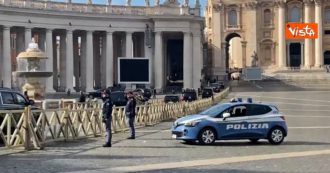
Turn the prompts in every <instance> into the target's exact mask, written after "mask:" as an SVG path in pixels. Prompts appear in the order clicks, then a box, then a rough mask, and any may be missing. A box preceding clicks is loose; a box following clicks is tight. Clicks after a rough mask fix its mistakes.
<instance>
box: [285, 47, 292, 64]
mask: <svg viewBox="0 0 330 173" xmlns="http://www.w3.org/2000/svg"><path fill="white" fill-rule="evenodd" d="M290 44H291V43H286V57H287V61H286V64H287V65H288V67H290V66H291V63H290V60H291V56H290Z"/></svg>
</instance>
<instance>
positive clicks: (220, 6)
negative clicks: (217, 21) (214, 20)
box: [213, 3, 224, 12]
mask: <svg viewBox="0 0 330 173" xmlns="http://www.w3.org/2000/svg"><path fill="white" fill-rule="evenodd" d="M213 10H214V11H216V12H219V11H223V10H224V5H223V4H222V3H220V4H213Z"/></svg>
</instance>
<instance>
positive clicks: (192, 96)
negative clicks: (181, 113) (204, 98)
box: [182, 89, 197, 102]
mask: <svg viewBox="0 0 330 173" xmlns="http://www.w3.org/2000/svg"><path fill="white" fill-rule="evenodd" d="M182 99H183V100H184V101H188V102H191V101H194V100H197V92H196V90H194V89H185V90H184V91H183V93H182Z"/></svg>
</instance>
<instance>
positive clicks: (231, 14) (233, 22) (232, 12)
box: [228, 9, 237, 26]
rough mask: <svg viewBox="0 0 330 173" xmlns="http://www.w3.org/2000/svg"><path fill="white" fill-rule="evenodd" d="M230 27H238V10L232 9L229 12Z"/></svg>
mask: <svg viewBox="0 0 330 173" xmlns="http://www.w3.org/2000/svg"><path fill="white" fill-rule="evenodd" d="M228 16H229V17H228V25H229V26H237V13H236V10H234V9H232V10H230V11H229V12H228Z"/></svg>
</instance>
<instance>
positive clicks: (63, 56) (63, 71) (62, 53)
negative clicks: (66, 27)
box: [59, 31, 67, 91]
mask: <svg viewBox="0 0 330 173" xmlns="http://www.w3.org/2000/svg"><path fill="white" fill-rule="evenodd" d="M65 32H66V31H65ZM65 49H66V34H64V33H63V31H61V35H60V47H59V54H60V56H59V57H60V65H59V70H60V72H59V73H60V79H59V80H60V88H61V90H62V91H64V90H65V88H66V78H65V76H66V66H67V65H66V51H65Z"/></svg>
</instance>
